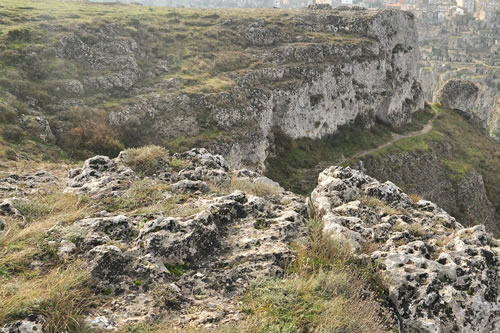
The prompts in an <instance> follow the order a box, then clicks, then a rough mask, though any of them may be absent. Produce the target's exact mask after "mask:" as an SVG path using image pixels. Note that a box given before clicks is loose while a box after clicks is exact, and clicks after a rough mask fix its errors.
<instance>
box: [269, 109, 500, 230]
mask: <svg viewBox="0 0 500 333" xmlns="http://www.w3.org/2000/svg"><path fill="white" fill-rule="evenodd" d="M433 109H434V112H436V113H437V115H436V114H435V115H433V112H431V111H430V110H427V112H422V113H417V114H415V115H414V118H415V119H414V122H413V123H412V124H411V126H406V127H403V128H399V129H394V128H390V127H387V126H385V125H383V124H379V125H376V126H375V127H373V128H372V129H370V130H363V129H360V128H356V127H351V128H345V129H342V130H341V131H340V132H339V133H337V134H336V135H334V136H331V137H327V138H324V139H321V140H311V139H302V140H292V139H290V138H284V139H283V140H281V142H282V144H281V145H280V146H278V147H277V149H276V151H275V154H274V155H273V157H271V158H270V159H268V161H267V166H268V168H267V171H266V174H267V175H268V176H269V177H271V178H272V179H274V180H276V181H278V182H280V184H282V185H283V186H284V187H285V188H287V189H291V190H293V191H296V192H299V193H303V194H308V193H310V191H312V189H313V188H314V186H315V185H316V181H315V179H314V178H315V177H316V175H318V174H319V173H320V172H321V170H322V169H323V168H324V167H326V166H327V165H328V164H342V165H350V166H352V167H356V168H359V169H362V170H363V171H364V172H366V173H367V174H369V175H371V176H373V177H377V178H378V179H380V180H390V181H393V182H394V183H395V184H397V185H398V186H400V187H401V188H402V189H404V190H405V191H406V192H407V193H411V194H413V195H416V196H420V197H423V198H425V199H428V200H432V201H434V202H436V203H437V204H439V205H440V206H441V207H443V208H444V209H446V210H447V211H448V212H449V213H450V214H451V215H453V216H454V217H456V218H457V219H458V220H459V221H460V222H461V223H463V224H464V225H469V226H470V225H476V224H485V225H486V226H487V229H488V230H489V231H490V232H493V233H495V234H497V235H498V234H499V233H500V191H499V189H500V173H499V172H498V170H500V144H499V143H498V141H496V140H494V139H493V138H491V137H489V136H488V133H486V132H485V131H484V130H483V129H481V128H480V127H478V126H476V125H475V124H473V123H472V122H470V121H469V120H467V119H466V118H465V117H464V116H463V115H461V114H458V113H457V112H454V111H451V110H447V109H441V108H440V107H439V106H438V105H435V106H434V107H433ZM408 136H409V137H408Z"/></svg>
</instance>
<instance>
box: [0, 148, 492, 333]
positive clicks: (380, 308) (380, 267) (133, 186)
mask: <svg viewBox="0 0 500 333" xmlns="http://www.w3.org/2000/svg"><path fill="white" fill-rule="evenodd" d="M1 182H2V184H4V186H2V191H3V193H4V194H3V197H4V200H3V202H2V204H1V206H0V207H1V213H2V215H3V218H2V229H1V230H2V231H1V232H2V235H1V236H0V237H1V238H0V242H1V244H2V245H3V249H2V251H3V256H2V257H3V258H7V257H10V258H11V259H12V252H11V251H12V250H11V249H9V247H10V248H12V247H14V245H15V242H13V240H15V239H16V238H17V236H18V235H20V234H21V235H22V234H24V235H29V234H30V233H29V232H27V231H28V230H31V231H33V228H37V226H36V224H37V223H38V224H39V225H43V226H44V227H45V228H47V229H46V230H41V233H40V236H39V237H40V238H39V240H37V242H38V245H36V246H38V247H39V249H38V250H37V251H35V252H34V253H31V255H27V256H26V257H25V258H23V260H24V263H23V262H22V261H21V262H17V263H14V262H12V261H11V262H10V263H9V262H6V261H5V260H3V259H2V261H1V265H0V267H2V272H4V273H2V274H3V275H4V277H3V279H6V280H5V281H4V283H2V286H1V287H0V293H1V295H2V297H3V299H4V301H3V302H4V303H3V304H4V305H6V306H5V308H4V309H2V310H1V311H0V315H1V317H0V321H1V322H2V323H3V325H4V326H3V328H2V329H0V330H1V331H2V332H34V331H40V330H44V329H45V330H46V331H62V329H66V330H68V329H69V330H71V331H83V327H85V329H86V330H90V331H99V330H117V329H127V328H128V329H129V330H128V331H127V330H126V331H127V332H131V331H132V330H131V329H139V328H138V327H139V326H131V325H138V324H137V323H150V324H152V325H153V324H155V323H160V322H161V323H163V324H162V325H163V326H161V327H163V330H160V328H155V330H156V329H158V332H161V331H169V330H170V331H172V330H174V331H175V329H180V330H181V331H182V329H184V330H187V329H188V327H205V328H206V329H210V328H212V329H216V330H222V328H227V327H233V329H234V330H236V331H247V330H248V331H251V330H250V329H249V327H253V329H254V331H260V332H267V330H266V327H268V328H269V327H274V328H275V329H278V328H280V327H281V329H283V328H284V327H286V325H291V326H289V327H292V328H293V327H295V329H297V330H298V331H302V330H303V329H305V328H304V327H309V329H311V330H313V331H323V330H327V331H334V332H337V331H339V332H340V331H348V332H365V331H366V332H374V331H381V332H382V331H387V330H391V329H392V328H394V329H396V327H399V329H400V332H494V331H495V330H496V329H497V328H498V327H499V326H498V325H500V293H499V290H498V289H499V286H500V275H499V270H500V261H499V260H500V259H499V258H500V244H499V241H498V239H495V238H493V237H492V235H490V234H488V233H487V232H486V231H485V228H484V226H481V225H478V226H475V227H472V228H464V227H463V226H462V225H461V224H460V223H459V222H458V221H456V220H455V218H453V217H451V216H450V215H449V214H447V213H446V212H445V211H444V210H442V209H441V208H439V207H438V206H437V205H435V204H433V203H432V202H429V201H425V200H420V199H418V198H411V197H409V196H408V195H406V194H405V193H403V192H402V191H401V190H400V189H399V188H398V187H397V186H396V185H394V184H393V183H391V182H385V183H380V182H378V181H377V180H375V179H374V178H371V177H369V176H367V175H365V174H363V173H362V172H360V171H357V170H354V169H350V168H342V167H330V168H328V169H326V170H325V171H323V172H322V173H321V175H320V176H319V184H318V186H317V187H316V189H315V190H314V191H313V192H312V194H311V197H310V198H309V199H306V198H304V197H302V196H299V195H295V194H293V193H290V192H286V191H284V190H283V189H282V188H281V187H280V186H279V185H278V184H277V183H275V182H273V181H271V180H270V179H268V178H266V177H263V176H261V175H259V174H258V173H255V172H252V171H249V170H245V169H243V170H237V171H235V170H231V169H230V168H229V166H228V164H227V163H226V161H225V160H224V158H223V157H222V156H219V155H212V154H210V153H209V152H208V151H206V150H205V149H193V150H190V151H187V152H184V153H180V154H170V153H168V152H167V151H165V150H164V149H162V148H160V147H153V146H149V147H145V148H140V149H133V150H128V151H124V152H122V153H121V154H120V155H119V156H118V157H117V158H115V159H110V158H108V157H105V156H96V157H93V158H91V159H88V160H86V161H85V163H84V164H83V166H82V167H79V168H74V169H71V170H70V171H69V174H68V176H67V177H66V178H63V179H57V178H56V177H54V176H52V175H51V174H50V173H48V172H37V173H34V174H29V175H17V174H11V175H8V176H7V177H4V178H3V179H2V180H1ZM57 184H59V186H58V185H57ZM57 191H60V192H59V193H57ZM51 192H52V193H51ZM61 192H64V193H61ZM41 193H44V194H43V195H42V194H41ZM50 195H59V197H58V201H61V200H63V198H64V197H66V199H64V200H68V197H67V196H69V197H71V198H73V200H75V198H77V199H76V200H77V201H78V202H79V205H81V204H82V203H83V204H84V205H85V207H86V208H85V210H84V211H82V212H81V214H78V215H77V216H72V217H71V218H68V216H66V219H65V218H61V216H60V215H59V218H58V219H56V220H50V221H51V222H50V223H48V222H47V219H46V217H47V216H48V214H50V213H52V214H56V213H57V212H55V211H57V210H58V208H54V206H53V207H52V209H51V211H50V213H46V214H45V218H44V215H43V214H42V213H40V210H41V209H40V208H39V207H38V208H36V207H37V206H36V205H37V204H38V205H39V204H40V203H39V202H37V200H38V201H41V202H45V203H48V202H50V199H49V197H48V196H50ZM61 196H62V197H61ZM26 207H31V209H27V208H26ZM79 207H81V206H79ZM68 208H69V209H70V210H71V209H73V208H72V207H68ZM79 209H80V208H79ZM36 211H38V212H39V214H38V216H37V214H34V212H36ZM66 213H68V212H66ZM69 213H71V212H69ZM314 226H315V227H314ZM38 227H39V226H38ZM318 227H319V229H318ZM315 228H316V229H315ZM314 237H319V238H321V239H322V240H321V242H322V243H321V246H319V247H320V248H321V249H320V251H319V250H318V244H317V242H318V240H317V239H316V240H314ZM319 238H318V239H319ZM9 244H10V246H9ZM294 244H295V245H294ZM301 249H302V250H301ZM301 251H305V252H303V253H302V254H301ZM316 251H319V252H317V253H316ZM329 251H330V252H329ZM304 253H308V254H307V255H312V253H316V255H317V257H304ZM318 253H321V255H320V254H318ZM25 255H26V254H25ZM306 258H309V260H305V259H306ZM17 259H18V260H19V257H17ZM301 261H302V262H301ZM348 262H349V264H347V263H348ZM23 265H25V266H23ZM353 265H354V266H353ZM318 267H319V269H318ZM353 267H357V268H356V269H357V270H359V271H358V273H359V272H363V271H365V273H363V274H362V275H356V274H358V273H356V271H355V270H352V271H351V269H352V268H353ZM363 267H364V268H363ZM367 267H372V268H371V269H368V270H367ZM305 271H308V272H310V273H308V274H310V275H307V279H306V278H304V276H303V275H302V274H304V272H305ZM28 272H29V274H28ZM77 272H78V274H81V277H80V278H81V280H80V278H79V279H77V280H78V283H75V284H71V285H70V286H69V287H68V286H65V285H64V283H62V282H61V281H59V279H63V278H62V276H63V275H65V274H69V273H71V274H70V276H73V275H74V274H77ZM328 272H330V273H328ZM332 272H336V273H335V274H340V273H344V274H346V273H348V274H352V276H353V277H354V276H360V280H358V282H347V281H349V280H347V281H345V280H341V279H339V278H338V276H337V275H335V276H336V278H335V279H333V280H332V279H331V278H330V280H328V279H327V280H324V279H325V274H333V273H332ZM339 272H340V273H339ZM61 274H62V275H61ZM29 276H31V277H29ZM44 276H45V277H47V278H48V279H49V281H48V283H50V284H54V285H55V286H57V287H56V288H68V289H67V290H65V291H64V290H59V292H68V293H71V295H72V297H73V296H74V292H75V289H79V288H80V289H81V291H80V292H81V293H83V294H77V295H78V296H74V297H76V298H77V299H78V297H80V298H82V296H84V298H88V299H92V302H85V301H84V300H78V301H77V300H76V299H74V301H75V302H77V304H76V306H77V307H79V310H80V311H78V312H77V314H72V316H74V317H72V319H71V320H73V321H69V322H65V321H64V320H67V318H66V319H65V318H62V317H61V318H60V317H57V316H56V318H54V314H53V313H49V312H48V309H49V310H51V311H55V312H56V313H57V314H58V315H59V316H63V315H65V313H64V312H63V311H62V310H61V309H59V308H58V307H57V304H56V305H53V307H52V308H51V307H50V306H48V304H51V303H50V302H51V299H50V298H51V297H56V296H55V295H52V294H51V291H50V289H51V288H50V287H48V289H49V291H45V294H41V295H35V296H37V297H35V296H34V295H31V297H33V299H30V298H29V297H30V294H29V292H27V291H23V292H22V297H28V298H25V299H18V298H17V297H16V292H15V288H16V283H21V285H17V287H18V288H19V287H20V286H22V282H21V281H23V280H26V281H29V280H30V279H35V281H36V280H37V279H43V277H44ZM367 276H370V278H367ZM300 277H302V278H304V279H305V281H301V280H300ZM345 278H346V277H345V276H344V277H343V279H345ZM64 279H68V277H67V276H66V277H65V278H64ZM269 279H271V280H273V279H274V281H275V282H274V283H286V281H292V282H293V283H295V284H297V285H300V284H301V283H306V284H311V283H313V282H314V281H317V280H318V279H319V280H320V281H328V282H315V283H318V284H317V285H316V287H314V286H313V287H312V289H311V290H309V293H310V294H311V295H317V294H319V295H322V296H317V297H324V298H326V299H329V298H334V299H336V298H337V297H340V298H342V299H344V301H343V302H344V303H342V304H344V307H345V308H347V310H348V311H352V310H349V309H354V308H353V307H352V306H353V304H351V303H355V304H357V305H355V308H356V309H357V310H355V311H357V312H356V313H349V314H348V315H347V314H346V313H345V312H343V311H342V310H340V308H339V310H336V311H337V312H335V311H334V313H332V316H333V317H335V316H337V317H338V316H343V315H345V316H347V317H349V316H351V317H352V318H353V320H354V321H356V323H357V324H356V325H358V326H355V325H354V324H353V323H349V322H348V323H343V324H339V323H338V322H329V321H328V320H319V321H318V320H316V321H314V320H313V321H312V322H307V323H306V324H305V326H302V327H301V326H293V325H298V323H296V322H293V320H294V319H291V318H288V319H286V317H283V318H277V319H276V318H275V317H274V319H273V315H274V316H276V314H273V311H274V310H273V307H276V306H278V307H282V308H283V309H286V308H287V306H286V305H285V304H287V303H286V302H285V303H279V300H280V298H279V297H278V296H276V294H278V295H282V296H281V297H285V296H286V295H287V293H290V292H292V293H293V291H287V289H286V288H285V287H283V285H279V284H278V285H276V284H274V285H271V286H273V287H271V286H269V285H268V286H267V288H269V289H264V290H262V288H263V287H262V286H261V287H260V288H261V289H259V283H262V281H269ZM321 279H323V280H321ZM26 281H25V282H26ZM276 281H278V282H276ZM306 281H309V282H306ZM332 281H333V282H332ZM360 281H365V282H366V283H365V284H361V286H360V287H359V288H356V287H354V286H351V285H350V284H353V285H355V284H359V283H360ZM368 281H371V282H368ZM374 281H378V282H377V283H375V282H374ZM345 283H348V284H349V285H350V286H349V287H347V285H346V284H345ZM278 286H281V287H278ZM13 288H14V290H13ZM280 288H281V289H280ZM329 288H331V290H329ZM345 288H347V289H345ZM266 290H267V291H266ZM262 293H264V296H263V295H262ZM281 293H283V294H281ZM283 295H285V296H283ZM306 295H308V294H306ZM58 297H62V296H61V295H59V296H58ZM248 297H250V299H254V298H255V299H256V302H257V303H258V304H259V305H258V306H257V307H255V308H252V307H251V306H252V303H251V302H250V301H249V300H248ZM273 297H274V298H273ZM302 297H312V296H302ZM245 299H246V300H245ZM5 300H6V301H5ZM59 301H60V302H62V299H59ZM323 301H324V302H326V301H325V300H323ZM249 302H250V303H249ZM275 302H278V303H275ZM288 302H292V303H293V304H295V303H298V302H299V301H298V299H297V298H295V297H294V298H293V299H290V300H288ZM242 304H243V305H242ZM314 304H316V306H321V305H323V304H322V303H320V302H317V303H314ZM328 304H329V303H328ZM61 305H62V306H68V304H59V306H61ZM254 305H255V304H254ZM73 306H74V304H73ZM47 308H48V309H47ZM332 310H333V309H330V310H328V308H326V309H325V311H332ZM257 314H260V315H261V316H262V317H261V321H263V322H264V323H266V325H267V326H266V325H264V326H262V322H260V324H261V326H258V325H257V324H255V323H253V324H252V325H254V326H252V325H250V324H249V323H252V322H251V319H252V318H253V316H257ZM316 315H317V316H318V318H320V317H321V314H320V313H318V314H316ZM358 315H361V316H366V318H364V319H363V318H358ZM16 318H20V320H16ZM262 318H264V319H262ZM366 320H368V322H366ZM276 322H281V324H276ZM242 323H246V324H247V325H250V326H241V325H242ZM292 324H293V325H292ZM299 324H300V322H299ZM58 325H59V326H58ZM65 325H66V326H65ZM238 325H240V326H238ZM255 325H257V326H255ZM272 325H275V326H272ZM279 325H282V326H279ZM336 325H338V326H336ZM363 325H364V326H363ZM133 327H135V328H133ZM143 327H145V326H143ZM168 327H169V328H168ZM148 329H151V330H150V331H147V332H152V331H153V326H151V327H150V328H148ZM133 332H137V330H136V331H133ZM140 332H142V331H140ZM155 332H156V331H155Z"/></svg>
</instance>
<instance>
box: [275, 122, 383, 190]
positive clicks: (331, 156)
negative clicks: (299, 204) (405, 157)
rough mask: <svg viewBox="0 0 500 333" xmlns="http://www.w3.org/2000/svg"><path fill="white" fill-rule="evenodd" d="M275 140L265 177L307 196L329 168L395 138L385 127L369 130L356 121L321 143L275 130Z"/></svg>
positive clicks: (380, 125) (320, 140)
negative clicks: (319, 175)
mask: <svg viewBox="0 0 500 333" xmlns="http://www.w3.org/2000/svg"><path fill="white" fill-rule="evenodd" d="M274 137H275V140H274V142H275V148H274V154H273V157H271V158H268V159H267V161H266V166H267V169H266V176H268V177H269V178H271V179H273V180H274V181H277V182H278V183H279V184H280V185H281V186H283V187H284V188H286V189H287V190H291V191H293V192H296V193H300V194H306V193H309V192H311V191H312V189H313V188H314V187H316V181H317V176H318V174H319V172H321V171H322V169H324V168H325V167H326V166H329V165H333V164H340V163H343V162H344V161H345V159H346V158H349V157H352V156H354V155H355V154H356V153H358V152H360V151H363V150H367V149H373V148H376V147H378V146H380V145H382V144H383V143H385V142H387V141H389V140H390V139H391V137H392V135H391V129H390V128H389V127H388V126H386V125H384V124H377V125H376V126H374V127H372V128H370V129H366V128H364V127H363V126H362V125H361V124H360V122H355V123H354V124H353V125H351V126H344V127H342V128H340V129H339V131H338V133H336V134H334V135H331V136H327V137H325V138H323V139H319V140H315V139H308V138H304V139H297V140H292V139H290V138H289V137H288V136H286V135H285V134H283V133H282V132H280V131H275V132H274ZM323 166H324V167H323Z"/></svg>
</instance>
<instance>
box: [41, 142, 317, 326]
mask: <svg viewBox="0 0 500 333" xmlns="http://www.w3.org/2000/svg"><path fill="white" fill-rule="evenodd" d="M172 159H175V160H176V161H183V167H182V168H173V167H172V166H171V163H169V162H170V161H171V160H172ZM124 161H127V155H126V152H124V153H122V154H120V156H119V157H117V158H115V159H110V158H108V157H105V156H96V157H93V158H91V159H88V160H87V161H85V163H84V165H83V167H82V168H79V169H74V170H71V171H70V174H69V178H68V182H67V187H66V191H68V192H72V193H82V194H83V193H84V194H86V195H89V196H91V197H93V198H98V199H99V200H106V199H107V198H108V199H109V198H116V197H126V195H127V194H126V193H127V190H129V189H130V187H131V186H134V185H133V184H134V182H136V183H137V182H141V181H147V180H148V179H149V181H152V180H153V179H154V180H155V181H156V183H155V184H157V185H158V184H160V185H161V186H164V187H163V188H164V190H163V191H164V192H163V193H162V197H164V198H169V197H176V196H177V197H179V198H181V199H182V200H180V201H174V202H175V203H176V206H177V207H176V212H177V213H175V212H174V211H171V215H168V214H167V213H165V210H164V208H161V207H159V208H158V211H153V212H151V213H145V214H134V215H116V214H112V213H109V212H106V211H103V212H100V213H98V214H97V215H95V216H89V217H88V218H84V219H81V220H78V221H76V222H75V223H74V224H73V225H71V226H65V225H57V226H55V227H54V228H52V229H51V230H50V231H49V233H48V236H47V239H49V240H54V241H55V242H56V247H57V248H58V253H59V255H61V256H64V257H65V258H68V257H70V256H75V255H76V256H79V257H81V258H83V259H85V260H87V261H88V263H89V268H88V269H89V272H90V274H91V276H92V277H93V278H95V279H96V280H97V285H96V288H97V289H98V290H99V291H101V292H104V293H110V294H112V295H113V297H114V299H115V300H114V302H113V305H112V306H111V307H110V308H100V309H96V310H95V311H93V313H91V314H89V316H88V320H87V322H88V323H89V325H90V326H92V327H95V328H101V329H115V328H117V327H121V326H123V325H124V324H125V323H127V322H130V321H134V320H138V321H144V320H153V319H155V318H159V317H160V316H164V315H165V313H168V314H167V315H168V316H170V317H171V320H172V322H175V323H177V324H178V325H185V324H188V323H189V324H192V325H198V324H199V325H211V323H215V324H220V323H224V322H226V321H229V320H237V319H238V318H239V316H241V313H240V312H239V310H238V302H237V298H236V297H237V296H238V295H241V294H242V293H243V292H244V291H245V290H246V288H247V287H248V286H249V284H250V283H251V282H252V281H255V280H256V279H258V278H261V277H265V276H276V275H277V274H278V275H279V274H282V273H283V269H284V267H285V264H286V263H287V262H289V261H290V260H291V258H292V256H293V251H292V250H291V248H290V247H289V243H290V242H291V241H292V240H296V239H298V238H300V237H302V236H303V235H304V234H305V232H306V226H305V222H306V219H307V209H306V205H305V200H304V199H303V198H302V197H300V196H297V195H294V194H292V193H290V192H285V191H284V190H283V189H282V188H281V187H279V185H278V184H276V183H274V182H273V181H271V180H270V179H268V178H266V177H264V176H261V175H260V174H258V173H255V172H253V171H249V170H239V171H235V172H233V171H231V170H230V169H229V167H228V166H227V163H226V162H225V160H224V158H222V156H220V155H212V154H210V153H208V151H207V150H205V149H193V150H191V151H187V152H185V153H181V154H175V155H170V154H167V155H166V156H165V158H164V160H163V163H161V164H160V165H159V167H158V170H157V173H155V175H154V176H152V177H144V176H143V175H142V174H141V173H140V172H139V173H137V172H135V171H133V170H132V169H130V167H129V166H128V165H127V164H125V162H124ZM238 183H241V184H243V185H241V184H240V186H239V187H240V188H243V189H245V188H247V189H253V188H257V189H258V188H260V187H262V188H264V190H263V191H261V192H260V193H259V192H258V191H254V192H255V193H256V194H251V193H248V192H242V191H240V190H237V189H236V188H237V187H238V186H236V185H235V184H238ZM221 192H222V193H221ZM191 211H192V212H191ZM75 239H76V240H78V241H77V242H75ZM167 309H168V311H167ZM134 313H137V314H139V313H140V315H137V316H136V315H133V314H134ZM170 317H169V318H170Z"/></svg>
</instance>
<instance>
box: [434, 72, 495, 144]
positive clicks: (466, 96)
mask: <svg viewBox="0 0 500 333" xmlns="http://www.w3.org/2000/svg"><path fill="white" fill-rule="evenodd" d="M437 95H438V96H437V99H438V101H439V102H440V103H441V104H442V105H443V106H444V107H447V108H450V109H453V110H457V111H460V113H462V114H463V115H465V116H466V117H467V118H469V119H470V120H471V121H472V122H473V123H475V124H476V125H478V126H480V127H482V128H484V129H485V130H487V131H488V133H489V134H490V135H491V136H493V137H494V138H497V139H500V134H499V133H500V132H499V130H500V100H499V99H498V97H497V95H496V90H495V89H492V88H489V87H488V86H487V85H485V84H482V83H479V82H472V81H465V80H457V79H452V80H448V81H447V82H446V83H445V84H444V85H443V86H442V87H441V89H440V90H439V91H438V93H437Z"/></svg>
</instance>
